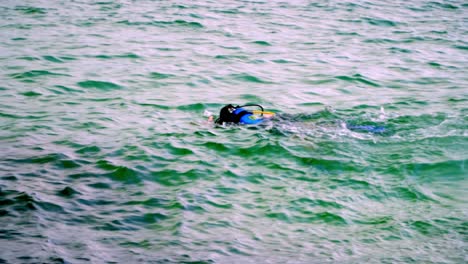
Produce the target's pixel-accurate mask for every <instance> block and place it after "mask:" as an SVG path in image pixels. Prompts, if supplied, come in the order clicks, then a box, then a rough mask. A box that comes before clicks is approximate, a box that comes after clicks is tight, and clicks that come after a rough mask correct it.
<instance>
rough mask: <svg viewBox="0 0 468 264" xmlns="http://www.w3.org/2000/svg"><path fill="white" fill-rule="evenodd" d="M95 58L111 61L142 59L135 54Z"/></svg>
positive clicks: (98, 56) (97, 56)
mask: <svg viewBox="0 0 468 264" xmlns="http://www.w3.org/2000/svg"><path fill="white" fill-rule="evenodd" d="M94 58H97V59H104V60H109V59H140V58H141V57H140V56H139V55H137V54H135V53H124V54H118V55H104V54H102V55H96V56H94Z"/></svg>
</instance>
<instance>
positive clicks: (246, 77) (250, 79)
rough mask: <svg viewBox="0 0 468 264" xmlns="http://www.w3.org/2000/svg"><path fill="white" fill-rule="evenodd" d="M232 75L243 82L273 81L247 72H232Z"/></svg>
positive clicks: (264, 82) (265, 82)
mask: <svg viewBox="0 0 468 264" xmlns="http://www.w3.org/2000/svg"><path fill="white" fill-rule="evenodd" d="M230 77H232V78H234V79H235V80H239V81H243V82H251V83H262V84H268V83H271V82H270V81H266V80H263V79H260V78H259V77H256V76H253V75H250V74H246V73H239V74H231V76H230Z"/></svg>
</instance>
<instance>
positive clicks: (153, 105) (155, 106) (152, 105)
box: [133, 102, 173, 110]
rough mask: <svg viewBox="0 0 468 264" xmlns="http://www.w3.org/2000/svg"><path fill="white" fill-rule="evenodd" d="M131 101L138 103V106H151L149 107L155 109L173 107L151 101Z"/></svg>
mask: <svg viewBox="0 0 468 264" xmlns="http://www.w3.org/2000/svg"><path fill="white" fill-rule="evenodd" d="M133 103H134V104H136V105H139V106H145V107H151V108H155V109H159V110H170V109H173V107H171V106H167V105H160V104H151V103H138V102H133Z"/></svg>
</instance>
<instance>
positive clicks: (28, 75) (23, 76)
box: [9, 70, 70, 81]
mask: <svg viewBox="0 0 468 264" xmlns="http://www.w3.org/2000/svg"><path fill="white" fill-rule="evenodd" d="M9 76H10V77H12V78H14V79H18V80H25V81H28V80H31V79H35V78H39V77H47V76H68V77H69V76H70V75H68V74H63V73H55V72H50V71H45V70H32V71H27V72H21V73H13V74H9Z"/></svg>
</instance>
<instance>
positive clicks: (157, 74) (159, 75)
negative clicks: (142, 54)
mask: <svg viewBox="0 0 468 264" xmlns="http://www.w3.org/2000/svg"><path fill="white" fill-rule="evenodd" d="M149 76H150V78H152V79H156V80H161V79H168V78H173V77H175V75H173V74H168V73H160V72H152V73H150V75H149Z"/></svg>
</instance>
